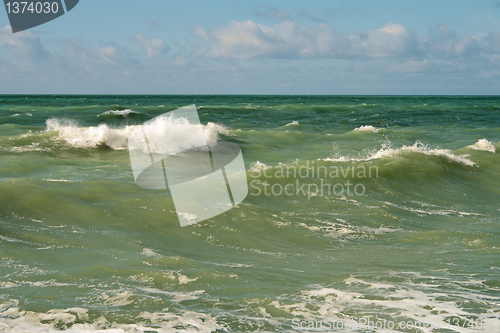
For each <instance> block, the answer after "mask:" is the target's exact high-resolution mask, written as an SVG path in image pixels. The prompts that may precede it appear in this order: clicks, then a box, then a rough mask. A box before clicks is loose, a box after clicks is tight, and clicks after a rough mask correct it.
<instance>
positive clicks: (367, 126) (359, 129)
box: [353, 125, 380, 133]
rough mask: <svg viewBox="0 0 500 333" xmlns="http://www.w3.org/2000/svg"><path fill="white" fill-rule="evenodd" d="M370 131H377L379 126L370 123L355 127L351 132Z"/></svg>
mask: <svg viewBox="0 0 500 333" xmlns="http://www.w3.org/2000/svg"><path fill="white" fill-rule="evenodd" d="M354 131H356V132H372V133H378V131H380V128H376V127H373V126H372V125H363V126H360V127H357V128H355V129H354V130H353V132H354Z"/></svg>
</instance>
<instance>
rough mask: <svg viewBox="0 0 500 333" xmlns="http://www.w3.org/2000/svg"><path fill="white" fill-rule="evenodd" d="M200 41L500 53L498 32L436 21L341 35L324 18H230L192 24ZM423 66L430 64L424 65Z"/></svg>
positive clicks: (349, 51) (319, 50)
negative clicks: (269, 21) (301, 21)
mask: <svg viewBox="0 0 500 333" xmlns="http://www.w3.org/2000/svg"><path fill="white" fill-rule="evenodd" d="M194 32H195V34H196V35H197V36H198V37H200V38H201V39H202V40H203V41H204V42H203V43H202V45H201V46H200V45H198V46H197V47H196V48H195V50H196V52H197V53H198V54H199V55H201V56H204V57H207V58H235V59H251V58H270V59H286V58H288V59H290V58H325V59H328V58H337V59H358V58H415V59H417V58H418V59H420V60H423V59H425V58H429V59H430V58H433V59H453V58H459V57H462V58H463V57H468V58H470V57H482V56H483V55H485V54H492V53H500V33H497V32H494V33H490V34H487V35H474V36H462V37H461V38H457V36H456V33H455V32H454V31H452V30H451V29H449V28H448V27H447V26H446V25H443V24H440V25H437V26H436V27H435V28H434V29H432V30H431V31H430V34H429V36H428V37H425V38H424V37H419V36H418V35H417V33H416V32H414V31H412V30H410V29H408V28H407V27H405V26H403V25H401V24H397V23H387V24H386V25H385V26H383V27H382V28H380V29H372V30H367V31H365V32H363V33H360V34H357V35H349V34H342V33H340V32H338V31H337V30H336V29H335V28H334V27H332V26H330V25H328V24H326V23H318V24H317V26H316V27H311V26H307V25H298V24H296V23H295V22H293V21H290V20H284V21H282V22H280V23H278V24H275V25H273V26H268V25H263V24H258V23H256V22H254V21H251V20H247V21H241V22H237V21H232V22H230V23H229V24H228V25H226V26H214V27H211V28H209V29H206V30H205V29H203V28H201V27H195V29H194ZM423 68H429V67H428V66H423Z"/></svg>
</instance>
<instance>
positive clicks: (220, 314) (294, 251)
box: [0, 95, 500, 332]
mask: <svg viewBox="0 0 500 333" xmlns="http://www.w3.org/2000/svg"><path fill="white" fill-rule="evenodd" d="M190 104H196V106H197V107H198V114H199V116H200V119H201V122H202V124H203V125H204V129H205V134H206V135H207V138H210V139H211V140H215V141H214V142H217V140H218V141H227V142H233V143H236V144H238V145H239V146H240V148H241V150H242V152H243V157H244V160H245V165H246V168H247V170H248V171H247V178H248V183H249V195H248V196H247V198H246V199H245V200H244V201H243V202H242V203H241V204H239V205H238V207H237V208H235V209H232V210H230V211H228V212H226V213H224V214H222V215H219V216H217V217H215V218H212V219H210V220H206V221H203V222H201V223H198V224H196V225H193V226H188V227H184V228H181V227H180V226H179V222H178V219H177V216H176V213H175V207H174V204H173V201H172V197H171V195H170V193H169V191H157V190H145V189H142V188H140V187H138V186H137V185H136V184H135V182H134V178H133V175H132V170H131V166H130V160H129V154H128V151H127V134H128V133H129V131H130V129H131V128H133V126H139V125H140V124H142V123H143V122H145V121H147V120H149V119H152V118H154V117H156V116H158V115H160V114H163V113H165V112H168V111H171V110H174V109H175V108H178V107H182V106H186V105H190ZM171 144H178V143H177V142H172V143H171ZM499 150H500V97H488V96H465V97H462V96H449V97H447V96H397V97H390V96H124V95H122V96H5V95H0V331H6V332H33V331H42V330H43V331H45V332H56V331H59V330H66V331H69V332H94V331H100V330H103V331H110V332H179V331H188V332H289V331H313V330H312V327H316V328H318V329H316V330H315V331H347V330H346V329H345V327H344V328H342V327H340V328H339V326H338V323H343V324H344V325H347V323H349V320H350V321H351V324H352V323H355V324H357V325H358V326H357V327H354V331H356V332H370V331H373V330H376V331H377V332H477V331H478V330H479V329H481V327H479V325H480V324H481V325H483V326H482V330H484V331H487V332H494V331H498V330H500V323H499V317H500V229H499V223H500V204H499V202H500V178H499V177H498V176H499V175H500V154H498V151H499ZM353 170H354V174H353V172H352V171H353ZM363 170H364V172H363ZM347 182H349V184H351V185H350V187H349V186H348V185H347ZM325 184H326V185H325ZM301 186H302V187H301ZM348 187H349V191H348ZM321 189H322V190H323V191H321ZM334 189H335V191H334ZM341 190H342V191H341ZM286 191H288V192H286ZM369 321H371V322H373V323H382V322H384V321H385V323H386V326H384V327H382V328H380V327H374V325H375V324H372V326H370V324H369ZM333 322H335V323H336V325H337V326H334V328H331V327H332V323H333ZM400 322H405V323H419V324H417V326H418V325H421V326H420V327H417V328H415V327H413V326H412V325H406V324H405V325H404V326H401V325H399V323H400ZM365 323H367V324H365ZM387 323H393V324H394V325H395V326H394V327H392V328H391V327H390V324H387ZM424 324H425V325H427V326H425V325H424ZM431 324H432V325H434V326H432V327H431V326H430V325H431ZM311 325H312V326H311ZM320 325H322V326H320ZM363 325H364V326H363ZM387 325H389V326H387ZM422 325H424V326H425V327H424V326H422Z"/></svg>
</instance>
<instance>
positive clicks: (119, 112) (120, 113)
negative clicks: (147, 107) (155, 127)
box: [98, 109, 140, 117]
mask: <svg viewBox="0 0 500 333" xmlns="http://www.w3.org/2000/svg"><path fill="white" fill-rule="evenodd" d="M130 114H140V112H137V111H132V110H131V109H125V110H109V111H106V112H103V113H101V114H100V115H98V117H100V116H105V115H115V116H122V117H127V116H128V115H130Z"/></svg>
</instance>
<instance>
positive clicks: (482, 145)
mask: <svg viewBox="0 0 500 333" xmlns="http://www.w3.org/2000/svg"><path fill="white" fill-rule="evenodd" d="M467 147H468V148H472V149H475V150H484V151H489V152H492V153H494V152H495V151H496V148H495V146H494V145H493V143H492V142H490V141H488V140H486V139H480V140H479V141H478V142H476V143H475V144H473V145H470V146H467Z"/></svg>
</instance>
